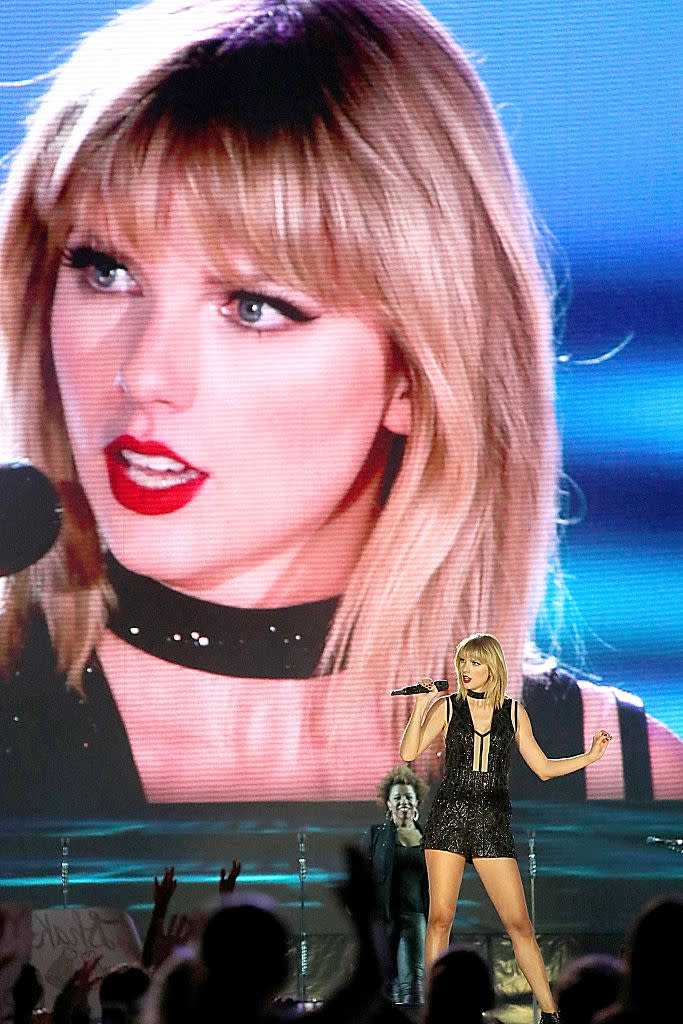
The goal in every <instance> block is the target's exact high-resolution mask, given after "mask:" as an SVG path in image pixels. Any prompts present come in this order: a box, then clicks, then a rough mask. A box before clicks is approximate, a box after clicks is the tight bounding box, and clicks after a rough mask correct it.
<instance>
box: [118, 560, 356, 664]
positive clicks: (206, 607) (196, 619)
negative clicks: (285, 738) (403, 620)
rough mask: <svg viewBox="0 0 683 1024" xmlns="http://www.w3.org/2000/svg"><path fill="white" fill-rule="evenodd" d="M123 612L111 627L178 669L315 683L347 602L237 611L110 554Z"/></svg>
mask: <svg viewBox="0 0 683 1024" xmlns="http://www.w3.org/2000/svg"><path fill="white" fill-rule="evenodd" d="M106 565H107V575H108V576H109V579H110V581H111V584H112V586H113V588H114V590H115V591H116V596H117V598H118V607H117V608H116V609H115V610H114V611H113V612H112V613H111V616H110V619H109V622H108V626H109V629H110V630H111V631H112V633H114V634H116V636H118V637H119V638H120V639H121V640H124V641H125V642H126V643H127V644H131V645H132V646H133V647H137V648H138V649H139V650H141V651H146V653H147V654H152V655H154V657H155V658H162V659H163V660H164V661H170V662H172V663H173V664H174V665H183V666H184V667H185V668H194V669H199V670H200V671H202V672H212V673H213V674H215V675H222V676H234V677H236V678H243V679H309V678H310V677H311V676H312V675H313V674H314V673H315V670H316V668H317V666H318V662H319V661H320V658H321V656H322V652H323V649H324V647H325V639H326V636H327V631H328V629H329V626H330V623H331V621H332V619H333V617H334V613H335V611H336V608H337V604H338V602H339V599H338V598H336V597H330V598H328V599H327V600H324V601H309V602H308V603H307V604H297V605H292V606H291V607H289V608H233V607H230V606H226V605H221V604H213V603H212V602H211V601H202V600H200V599H199V598H196V597H189V596H188V595H187V594H182V593H180V591H178V590H171V589H170V588H169V587H165V586H164V585H163V584H162V583H159V582H157V580H153V579H150V578H149V577H148V576H139V575H138V574H137V573H134V572H130V570H129V569H125V568H124V567H123V566H122V565H120V564H119V562H117V561H116V559H115V558H114V557H113V556H112V555H111V554H108V555H107V562H106Z"/></svg>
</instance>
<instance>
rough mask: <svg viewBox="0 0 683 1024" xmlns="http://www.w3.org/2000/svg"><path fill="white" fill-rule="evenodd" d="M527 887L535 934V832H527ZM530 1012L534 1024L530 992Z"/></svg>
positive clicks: (535, 1012)
mask: <svg viewBox="0 0 683 1024" xmlns="http://www.w3.org/2000/svg"><path fill="white" fill-rule="evenodd" d="M529 888H530V893H531V927H532V929H533V932H534V935H536V833H535V832H533V831H532V832H530V833H529ZM531 1014H532V1018H533V1022H534V1024H538V1002H537V1001H536V996H535V995H534V994H533V992H532V994H531Z"/></svg>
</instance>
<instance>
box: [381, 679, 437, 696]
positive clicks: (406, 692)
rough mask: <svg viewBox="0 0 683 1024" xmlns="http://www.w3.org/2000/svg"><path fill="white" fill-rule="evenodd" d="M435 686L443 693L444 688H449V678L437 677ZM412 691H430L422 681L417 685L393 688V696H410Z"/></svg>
mask: <svg viewBox="0 0 683 1024" xmlns="http://www.w3.org/2000/svg"><path fill="white" fill-rule="evenodd" d="M434 686H435V687H436V689H437V690H438V691H439V693H443V691H444V690H447V689H448V680H447V679H435V680H434ZM411 693H429V690H428V689H427V687H426V686H423V685H422V683H417V684H416V685H415V686H404V687H403V689H402V690H392V691H391V696H392V697H408V696H410V694H411Z"/></svg>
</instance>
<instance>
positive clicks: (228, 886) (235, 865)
mask: <svg viewBox="0 0 683 1024" xmlns="http://www.w3.org/2000/svg"><path fill="white" fill-rule="evenodd" d="M241 870H242V863H241V861H239V860H233V862H232V867H231V868H230V871H228V872H227V873H226V870H225V868H221V874H220V878H219V880H218V893H219V895H220V896H225V895H227V894H228V893H231V892H234V890H235V882H236V881H237V879H238V877H239V873H240V871H241Z"/></svg>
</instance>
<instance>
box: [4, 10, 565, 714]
mask: <svg viewBox="0 0 683 1024" xmlns="http://www.w3.org/2000/svg"><path fill="white" fill-rule="evenodd" d="M170 193H174V196H177V195H180V196H181V198H182V201H183V202H184V204H185V206H186V208H187V210H188V212H189V213H190V215H191V217H192V219H193V220H194V223H196V225H197V232H198V236H199V237H200V238H202V239H204V240H205V242H206V252H207V258H208V259H210V260H213V261H215V262H216V264H217V265H218V266H219V268H220V269H221V270H222V271H223V272H225V270H226V257H225V256H224V254H223V253H222V252H221V251H220V247H219V245H218V244H217V233H216V224H217V223H220V224H221V226H222V228H223V230H224V231H225V236H226V237H228V238H230V237H232V238H235V237H239V238H240V239H241V240H243V242H244V246H245V248H246V249H247V251H248V253H249V254H250V255H251V256H253V257H254V260H255V262H256V263H257V264H258V265H259V266H260V267H261V269H262V270H263V271H264V273H266V274H268V273H269V272H270V273H273V274H274V275H276V276H277V277H278V279H279V280H283V279H284V282H285V283H286V282H287V281H288V282H289V283H290V284H292V285H293V286H299V287H301V288H302V289H303V290H305V291H307V292H309V293H312V294H319V295H320V296H321V297H324V298H325V299H326V300H328V301H334V302H336V303H337V304H338V305H339V306H344V305H346V306H351V305H352V304H353V303H355V304H356V305H358V304H359V303H361V302H363V303H367V304H369V305H370V306H371V307H372V308H374V310H375V311H376V312H377V313H378V314H379V316H380V317H381V319H382V322H383V323H384V324H386V327H387V330H388V332H389V334H390V337H391V340H392V342H393V344H394V346H395V348H396V350H397V352H398V353H400V357H401V359H402V361H403V364H404V366H405V368H406V372H407V374H408V377H409V380H410V389H411V391H410V394H411V407H412V428H411V432H410V434H409V436H408V437H407V440H406V443H405V449H404V451H403V453H402V458H401V460H400V467H399V468H398V470H397V471H396V475H395V478H394V479H393V480H390V481H388V482H387V488H386V490H387V491H388V497H387V500H386V502H385V504H384V507H383V508H382V510H381V513H380V514H379V517H378V520H377V523H376V525H375V527H374V529H373V532H372V534H371V536H370V537H369V539H368V541H367V544H366V546H365V549H364V551H363V553H362V556H361V558H360V559H359V562H358V565H357V566H356V569H355V571H354V573H353V574H352V577H351V579H350V581H349V584H348V586H347V588H346V591H345V593H344V595H343V598H342V600H341V602H340V605H339V608H338V611H337V614H336V617H335V620H334V622H333V624H332V627H331V630H330V633H329V636H328V641H327V647H326V651H325V655H324V656H323V659H322V661H321V666H320V668H321V671H322V670H324V671H327V670H328V669H329V668H330V667H333V666H334V665H337V666H338V665H339V664H340V663H342V661H343V664H344V667H345V668H346V669H347V670H348V673H349V677H350V679H351V680H353V679H354V678H357V679H360V678H361V677H362V678H363V679H364V680H365V681H367V680H368V679H371V680H373V681H375V682H377V683H380V682H381V683H382V685H383V686H385V685H386V686H387V687H388V686H389V685H390V684H391V683H393V682H394V681H396V680H398V679H403V678H405V677H406V676H407V675H408V676H412V675H414V674H419V675H424V674H426V673H427V674H432V675H437V674H443V672H444V669H445V665H446V662H447V659H448V651H449V650H452V646H453V643H454V641H455V638H456V637H458V636H462V635H463V633H467V632H469V631H470V630H472V629H473V628H474V627H475V626H476V624H477V623H479V622H486V623H489V624H490V625H491V627H492V628H494V629H495V631H496V632H497V634H498V635H499V636H501V637H502V638H503V641H504V643H505V646H506V649H507V651H508V658H509V662H510V666H511V672H512V673H513V674H514V675H515V677H518V678H521V661H522V650H523V644H524V640H525V638H526V636H527V633H528V630H529V627H530V625H531V622H532V621H533V617H534V614H535V608H536V603H537V600H538V598H539V596H540V586H541V583H542V581H543V578H544V576H545V572H546V563H547V556H548V551H549V547H550V545H551V543H552V537H553V526H554V520H555V480H556V473H557V440H556V427H555V418H554V411H553V385H552V360H553V352H552V332H551V323H550V291H549V286H548V283H547V278H546V275H545V273H544V270H543V267H542V265H541V263H540V261H539V258H538V253H537V241H538V239H537V233H536V231H535V228H534V225H533V223H532V220H531V217H530V214H529V210H528V204H527V201H526V197H525V193H524V189H523V187H522V185H521V182H520V180H519V177H518V174H517V171H516V168H515V165H514V162H513V160H512V158H511V155H510V152H509V147H508V145H507V142H506V140H505V137H504V134H503V131H502V129H501V126H500V123H499V121H498V118H497V116H496V113H495V111H494V109H493V106H492V104H491V102H490V100H489V98H488V96H487V94H486V91H485V89H484V87H483V85H482V84H481V82H480V81H479V79H478V77H477V75H476V73H475V72H474V70H473V69H472V67H471V65H470V63H469V62H468V60H467V58H466V55H465V54H464V53H463V51H462V50H461V49H460V48H459V47H458V46H457V45H456V44H455V43H454V42H453V41H452V40H450V39H449V38H448V37H447V35H446V34H445V33H444V31H443V30H442V29H441V27H440V26H439V25H438V24H437V23H436V22H435V21H434V20H433V19H432V18H431V16H430V15H428V14H427V12H426V11H425V10H424V9H423V8H422V7H421V6H420V5H419V4H416V3H411V2H402V0H372V2H370V0H287V2H286V3H285V2H283V3H267V2H265V3H263V2H259V0H245V2H242V3H237V2H231V0H213V2H206V0H195V2H191V0H155V2H152V3H150V4H149V5H147V6H146V7H140V8H133V9H131V10H128V11H126V12H124V13H122V14H121V15H120V16H119V17H117V18H116V19H115V20H114V21H113V22H112V23H111V24H110V25H108V26H105V27H104V28H103V29H101V30H99V31H98V32H95V33H93V34H92V35H91V36H90V37H88V38H87V39H86V40H85V41H84V42H83V43H82V45H81V46H80V48H79V49H78V50H77V51H76V53H75V55H74V56H73V57H72V58H71V60H70V61H68V62H67V64H66V65H65V66H64V68H63V69H62V70H61V71H60V72H59V73H58V75H57V77H56V79H55V82H54V84H53V86H52V88H51V90H50V91H49V92H48V93H47V95H46V97H45V98H44V100H43V102H42V104H41V105H40V107H39V108H38V110H37V111H36V113H35V115H34V116H33V117H32V119H31V124H30V130H29V132H28V135H27V138H26V140H25V142H24V144H23V146H22V147H21V149H20V150H19V152H18V154H17V156H16V158H15V160H14V164H13V167H12V170H11V173H10V176H9V178H8V182H7V186H6V189H5V203H4V214H3V219H2V225H1V233H0V271H1V273H0V276H1V284H0V288H1V289H2V291H1V293H0V303H1V307H2V312H1V314H0V316H1V321H0V330H1V331H2V344H3V345H4V346H5V347H6V350H7V360H6V367H5V394H4V395H3V396H2V399H3V406H4V408H5V409H6V410H10V411H11V416H12V422H11V423H10V424H9V429H10V430H11V431H12V437H13V447H14V451H15V452H16V453H17V454H21V455H22V456H25V457H28V458H30V459H31V460H32V461H33V462H34V463H36V464H37V465H38V466H39V467H40V468H42V469H43V470H44V471H45V472H47V473H48V475H49V476H50V477H51V478H52V479H53V480H55V481H58V482H60V485H62V482H65V483H66V486H67V487H68V488H69V493H70V495H71V502H70V505H69V507H68V508H67V511H66V525H65V528H64V530H63V534H62V536H61V538H60V540H59V542H58V544H57V545H56V546H55V548H54V549H53V551H52V552H51V553H50V554H49V555H48V556H47V557H46V558H44V559H43V560H42V561H41V562H40V563H39V565H38V566H36V567H34V568H32V569H29V570H27V571H26V573H22V574H19V576H17V577H16V578H14V579H12V580H9V581H8V582H7V583H6V584H5V593H4V605H5V611H6V615H7V616H8V620H9V621H11V623H12V626H11V628H9V629H6V630H3V638H0V643H4V645H5V647H4V651H3V650H0V658H1V659H2V660H3V661H4V662H5V664H6V663H7V662H8V661H9V660H11V657H12V655H13V654H14V653H16V647H17V645H18V644H19V643H20V640H21V628H22V622H23V621H24V620H25V618H26V614H27V609H28V608H29V607H30V605H31V604H32V603H37V604H38V605H40V607H41V608H42V609H43V611H44V613H45V615H46V618H47V622H48V626H49V629H50V633H51V636H52V638H53V643H54V646H55V650H56V655H57V662H58V667H59V668H60V669H62V670H64V671H66V672H67V673H68V678H69V682H70V685H72V686H75V687H79V686H80V676H81V671H82V667H83V664H84V661H85V659H86V658H87V656H88V653H89V651H90V650H91V649H92V647H93V646H94V644H95V643H96V642H97V639H98V637H99V635H100V633H101V631H102V629H103V626H104V623H105V621H106V617H107V607H108V604H109V602H110V601H111V600H112V595H111V593H110V592H109V589H108V584H107V582H106V579H105V576H104V572H103V569H102V560H101V557H99V552H98V549H97V544H96V537H97V534H96V528H95V525H94V523H93V522H92V516H91V514H90V512H89V508H88V506H87V501H86V499H85V496H84V495H83V494H82V492H79V489H78V480H77V475H76V471H75V468H74V465H73V460H72V456H71V452H70V448H69V443H68V439H67V434H66V428H65V423H64V415H63V411H62V407H61V400H60V396H59V394H58V390H57V385H56V381H55V374H54V367H53V364H52V358H51V353H50V343H49V321H50V304H51V300H52V294H53V289H54V283H55V278H56V274H57V268H58V265H59V259H60V255H61V250H62V247H63V246H64V244H65V240H66V236H67V234H68V231H69V227H70V224H71V221H72V220H73V216H74V211H76V210H78V209H79V204H80V203H83V202H95V203H98V204H104V208H105V209H106V211H107V213H108V215H109V216H111V217H112V218H113V219H114V220H115V221H118V222H119V223H120V224H122V225H123V227H124V228H125V230H126V231H127V232H129V233H130V235H131V236H132V237H133V239H135V238H136V237H138V238H142V237H145V236H147V235H148V234H150V233H151V234H152V239H154V238H155V237H156V236H155V234H154V233H155V232H157V234H161V232H160V231H159V211H160V210H161V211H163V210H164V209H166V206H165V198H166V197H167V196H168V195H169V194H170ZM146 244H149V240H147V241H146ZM311 253H315V258H311ZM38 385H39V386H38ZM389 484H391V486H389ZM84 524H85V526H84ZM86 526H87V529H86ZM84 529H85V532H86V535H87V537H88V538H89V543H88V544H87V545H86V546H85V547H84V545H83V544H82V543H81V540H82V534H83V530H84ZM75 538H77V539H78V542H76V541H75ZM84 552H85V553H84ZM399 711H400V709H397V713H398V712H399Z"/></svg>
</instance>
